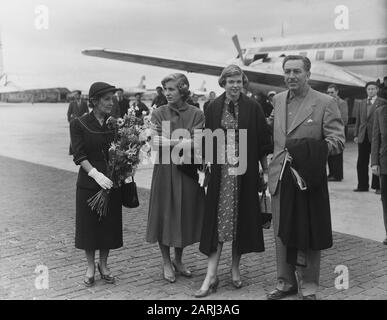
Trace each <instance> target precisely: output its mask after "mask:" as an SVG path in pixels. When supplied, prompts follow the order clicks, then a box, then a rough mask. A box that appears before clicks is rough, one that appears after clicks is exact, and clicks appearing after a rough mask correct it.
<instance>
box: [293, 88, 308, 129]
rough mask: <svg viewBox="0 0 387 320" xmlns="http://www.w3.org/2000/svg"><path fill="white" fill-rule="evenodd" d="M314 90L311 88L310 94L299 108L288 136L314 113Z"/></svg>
mask: <svg viewBox="0 0 387 320" xmlns="http://www.w3.org/2000/svg"><path fill="white" fill-rule="evenodd" d="M312 90H313V89H312V88H310V89H309V91H308V94H307V95H306V97H305V98H304V100H303V101H302V103H301V105H300V107H299V108H298V111H297V114H296V116H295V118H294V120H293V123H292V124H291V125H290V128H289V130H288V134H290V133H291V132H292V131H293V130H294V129H296V128H297V127H298V126H299V125H300V124H301V123H302V122H304V121H305V120H306V118H308V117H309V116H310V115H311V114H312V112H313V105H314V104H313V99H312V96H313V91H312Z"/></svg>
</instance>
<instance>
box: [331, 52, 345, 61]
mask: <svg viewBox="0 0 387 320" xmlns="http://www.w3.org/2000/svg"><path fill="white" fill-rule="evenodd" d="M333 59H334V60H340V59H343V50H335V51H334V52H333Z"/></svg>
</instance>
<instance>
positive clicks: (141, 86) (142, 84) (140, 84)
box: [137, 76, 145, 89]
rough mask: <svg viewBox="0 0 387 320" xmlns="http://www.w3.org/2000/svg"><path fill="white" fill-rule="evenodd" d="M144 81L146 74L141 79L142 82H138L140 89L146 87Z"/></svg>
mask: <svg viewBox="0 0 387 320" xmlns="http://www.w3.org/2000/svg"><path fill="white" fill-rule="evenodd" d="M144 81H145V76H142V77H141V80H140V83H139V84H138V86H137V87H138V88H140V89H145V84H144Z"/></svg>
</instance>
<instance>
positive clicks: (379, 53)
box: [376, 47, 387, 58]
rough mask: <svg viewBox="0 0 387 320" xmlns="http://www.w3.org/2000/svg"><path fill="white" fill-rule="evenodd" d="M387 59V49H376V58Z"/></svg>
mask: <svg viewBox="0 0 387 320" xmlns="http://www.w3.org/2000/svg"><path fill="white" fill-rule="evenodd" d="M386 57H387V47H381V48H377V49H376V58H386Z"/></svg>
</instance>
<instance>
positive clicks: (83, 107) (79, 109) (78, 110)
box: [67, 90, 89, 122]
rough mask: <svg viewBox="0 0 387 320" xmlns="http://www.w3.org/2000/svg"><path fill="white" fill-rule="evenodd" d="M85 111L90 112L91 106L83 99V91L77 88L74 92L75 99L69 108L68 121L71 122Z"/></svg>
mask: <svg viewBox="0 0 387 320" xmlns="http://www.w3.org/2000/svg"><path fill="white" fill-rule="evenodd" d="M85 113H89V108H88V107H87V103H86V101H84V100H81V91H80V90H75V91H74V92H73V99H72V101H71V102H70V104H69V107H68V109H67V121H68V122H70V121H71V120H72V119H74V118H78V117H80V116H82V115H84V114H85Z"/></svg>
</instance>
